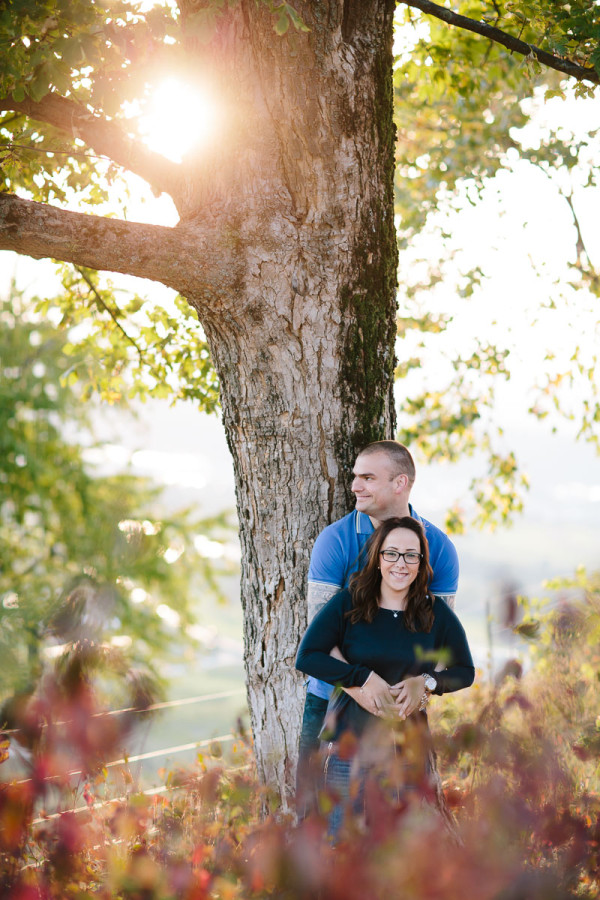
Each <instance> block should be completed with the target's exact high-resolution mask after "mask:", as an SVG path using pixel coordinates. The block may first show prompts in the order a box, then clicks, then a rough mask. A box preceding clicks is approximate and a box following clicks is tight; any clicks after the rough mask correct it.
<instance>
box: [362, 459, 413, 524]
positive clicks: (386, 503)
mask: <svg viewBox="0 0 600 900" xmlns="http://www.w3.org/2000/svg"><path fill="white" fill-rule="evenodd" d="M353 472H354V480H353V481H352V492H353V494H354V496H355V497H356V508H357V509H358V510H359V511H360V512H363V513H366V515H368V516H371V517H372V518H374V519H377V520H379V521H383V519H386V518H389V517H390V516H391V515H393V514H394V513H393V507H394V501H395V500H397V497H398V487H399V479H400V480H402V479H404V478H405V476H402V475H396V476H395V477H394V470H393V468H392V464H391V462H390V460H389V458H388V456H387V454H385V453H367V454H366V455H365V456H359V457H358V458H357V460H356V463H355V465H354V469H353Z"/></svg>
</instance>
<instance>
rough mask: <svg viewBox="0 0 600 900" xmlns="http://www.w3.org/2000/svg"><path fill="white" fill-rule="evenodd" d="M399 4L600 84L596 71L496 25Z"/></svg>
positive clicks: (411, 0)
mask: <svg viewBox="0 0 600 900" xmlns="http://www.w3.org/2000/svg"><path fill="white" fill-rule="evenodd" d="M398 2H399V3H404V4H405V5H406V6H412V7H414V8H415V9H420V10H421V12H424V13H426V14H427V15H429V16H435V17H436V18H437V19H441V20H442V21H443V22H447V23H448V25H456V26H457V27H458V28H463V29H465V30H466V31H473V32H475V34H480V35H482V36H483V37H485V38H488V40H490V41H494V43H496V44H502V46H503V47H506V48H507V49H508V50H513V51H514V52H515V53H520V54H522V55H523V56H535V58H536V59H537V60H538V62H540V63H542V64H543V65H544V66H548V68H550V69H556V71H557V72H563V74H565V75H569V76H570V77H571V78H576V79H577V81H591V82H592V84H600V75H598V73H597V72H596V70H595V69H591V68H588V67H587V66H579V65H577V63H574V62H572V61H571V60H570V59H562V58H561V57H560V56H554V55H553V54H552V53H547V52H546V51H545V50H541V49H540V48H539V47H536V46H534V45H533V44H527V43H526V42H525V41H521V40H519V38H516V37H513V36H512V35H511V34H507V33H506V32H505V31H502V30H501V29H500V28H495V27H494V26H493V25H487V24H486V23H485V22H477V21H476V20H475V19H469V18H468V17H467V16H461V15H460V14H459V13H455V12H452V10H450V9H445V7H443V6H438V5H437V4H436V3H431V0H398Z"/></svg>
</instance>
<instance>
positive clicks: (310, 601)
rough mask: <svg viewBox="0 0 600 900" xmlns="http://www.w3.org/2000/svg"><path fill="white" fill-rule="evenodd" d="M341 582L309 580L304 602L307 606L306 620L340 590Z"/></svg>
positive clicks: (311, 617)
mask: <svg viewBox="0 0 600 900" xmlns="http://www.w3.org/2000/svg"><path fill="white" fill-rule="evenodd" d="M340 588H341V584H327V583H325V582H323V581H309V582H308V591H307V596H306V603H307V607H308V622H309V624H310V622H312V620H313V619H314V617H315V616H316V615H317V613H318V612H320V611H321V610H322V609H323V607H324V606H325V604H326V603H327V601H328V600H330V599H331V598H332V597H333V595H334V594H337V592H338V591H339V590H340Z"/></svg>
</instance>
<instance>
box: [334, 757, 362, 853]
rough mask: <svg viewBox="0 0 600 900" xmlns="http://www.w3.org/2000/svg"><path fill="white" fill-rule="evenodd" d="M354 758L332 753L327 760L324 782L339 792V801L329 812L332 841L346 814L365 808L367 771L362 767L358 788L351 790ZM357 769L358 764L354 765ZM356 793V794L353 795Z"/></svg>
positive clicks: (336, 835) (359, 773)
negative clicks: (342, 757)
mask: <svg viewBox="0 0 600 900" xmlns="http://www.w3.org/2000/svg"><path fill="white" fill-rule="evenodd" d="M353 764H354V760H352V759H340V757H339V756H338V755H337V753H330V754H329V756H328V757H327V759H326V760H325V770H324V783H325V787H326V788H330V789H331V790H332V791H334V792H335V793H336V794H337V801H336V802H335V805H334V807H333V809H332V810H331V812H330V814H329V822H328V824H327V834H328V836H329V837H330V838H331V840H332V841H334V842H335V841H336V839H337V837H338V834H339V831H340V828H341V827H342V824H343V822H344V817H345V815H346V814H347V813H348V812H350V813H351V814H354V815H359V814H360V813H361V812H362V811H363V809H364V787H365V776H366V774H367V773H366V771H365V770H364V769H361V770H360V771H359V772H358V774H357V775H356V778H357V779H358V783H357V784H355V788H356V790H355V791H354V790H352V791H351V785H352V782H353V781H354V777H355V776H354V772H353ZM354 769H356V766H354ZM352 794H354V796H352Z"/></svg>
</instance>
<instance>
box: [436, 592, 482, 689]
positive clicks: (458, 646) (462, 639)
mask: <svg viewBox="0 0 600 900" xmlns="http://www.w3.org/2000/svg"><path fill="white" fill-rule="evenodd" d="M436 604H440V605H441V609H442V614H443V619H444V622H443V626H442V640H441V646H442V647H443V648H444V650H445V651H446V652H447V653H448V657H447V667H446V668H445V669H443V670H442V671H441V672H437V671H436V672H432V673H431V674H432V675H433V677H434V678H435V680H436V681H437V687H436V689H435V691H434V692H433V693H434V694H449V693H451V692H453V691H460V690H462V688H466V687H470V685H472V684H473V681H474V680H475V667H474V665H473V658H472V656H471V650H470V648H469V643H468V641H467V635H466V634H465V629H464V628H463V626H462V624H461V622H460V620H459V618H458V616H456V615H455V614H454V613H453V612H452V610H451V609H450V608H449V607H448V606H446V605H445V604H444V602H443V600H436ZM442 604H443V605H442Z"/></svg>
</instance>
